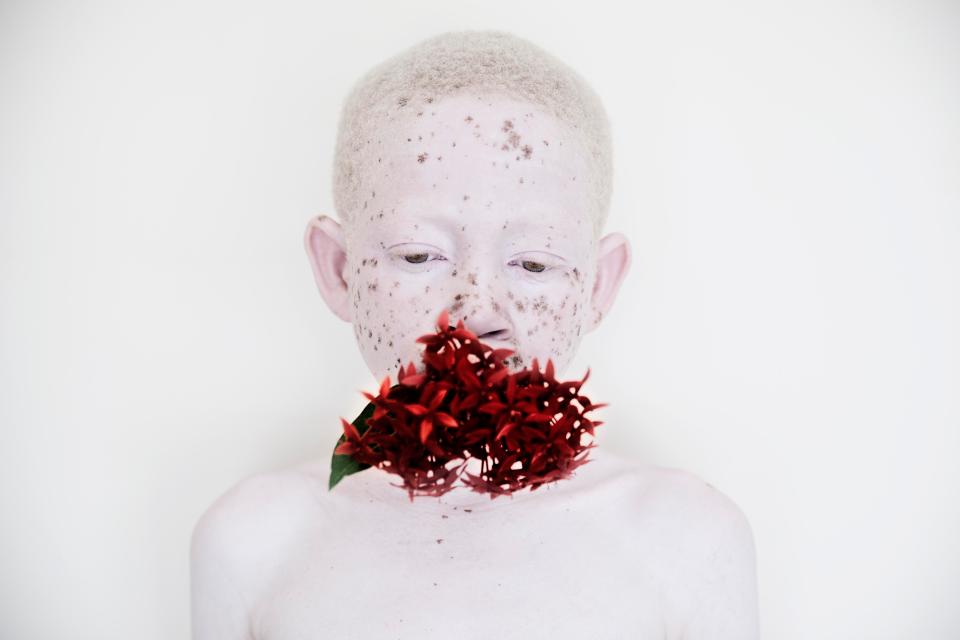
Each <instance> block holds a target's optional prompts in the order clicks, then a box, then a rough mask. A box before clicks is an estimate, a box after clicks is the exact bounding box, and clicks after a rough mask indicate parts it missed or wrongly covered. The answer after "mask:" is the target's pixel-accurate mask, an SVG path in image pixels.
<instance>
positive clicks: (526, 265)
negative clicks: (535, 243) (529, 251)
mask: <svg viewBox="0 0 960 640" xmlns="http://www.w3.org/2000/svg"><path fill="white" fill-rule="evenodd" d="M537 257H539V256H537ZM508 264H510V265H511V266H518V267H520V268H521V269H523V271H524V272H525V273H528V274H530V275H531V276H542V277H547V275H549V272H552V271H554V270H555V269H554V267H555V263H554V262H553V261H552V260H532V259H526V260H524V259H522V258H516V259H514V260H512V261H510V262H509V263H508Z"/></svg>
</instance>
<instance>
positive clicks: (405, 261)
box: [393, 246, 446, 271]
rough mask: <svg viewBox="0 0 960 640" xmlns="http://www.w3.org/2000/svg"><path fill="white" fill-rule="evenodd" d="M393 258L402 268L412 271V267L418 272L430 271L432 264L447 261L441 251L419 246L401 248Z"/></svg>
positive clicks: (395, 252)
mask: <svg viewBox="0 0 960 640" xmlns="http://www.w3.org/2000/svg"><path fill="white" fill-rule="evenodd" d="M404 249H406V250H404ZM393 257H394V259H395V260H396V261H397V262H398V263H399V266H400V267H401V268H407V269H408V270H410V267H413V268H414V269H415V270H416V271H422V270H424V269H428V268H429V267H430V266H431V264H430V263H433V262H439V261H441V260H446V258H444V257H443V255H442V254H441V253H440V252H439V250H438V251H433V250H431V249H430V248H428V247H417V246H414V247H400V248H398V249H396V250H395V251H394V253H393Z"/></svg>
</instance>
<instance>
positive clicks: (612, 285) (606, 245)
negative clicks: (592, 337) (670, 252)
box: [586, 233, 631, 333]
mask: <svg viewBox="0 0 960 640" xmlns="http://www.w3.org/2000/svg"><path fill="white" fill-rule="evenodd" d="M630 262H631V254H630V241H629V240H627V238H626V236H624V235H623V234H622V233H609V234H607V235H605V236H604V237H603V238H601V239H600V244H599V247H598V249H597V277H596V279H595V280H594V284H593V295H592V296H591V298H590V306H591V313H590V316H591V317H590V318H588V319H587V327H586V333H589V332H590V331H593V330H594V329H596V328H597V326H598V325H599V324H600V321H601V320H602V319H603V317H604V316H606V315H607V312H608V311H609V310H610V307H611V306H612V305H613V300H614V298H616V297H617V291H618V290H619V289H620V283H622V282H623V279H624V278H625V277H626V275H627V271H629V270H630Z"/></svg>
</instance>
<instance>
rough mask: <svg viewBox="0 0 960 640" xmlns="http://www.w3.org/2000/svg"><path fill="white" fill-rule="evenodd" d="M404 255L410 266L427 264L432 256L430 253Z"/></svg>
mask: <svg viewBox="0 0 960 640" xmlns="http://www.w3.org/2000/svg"><path fill="white" fill-rule="evenodd" d="M402 255H403V259H404V260H406V261H407V262H409V263H410V264H420V263H422V262H426V261H427V258H428V257H429V256H430V254H429V253H405V254H402Z"/></svg>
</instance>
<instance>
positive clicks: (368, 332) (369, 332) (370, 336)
mask: <svg viewBox="0 0 960 640" xmlns="http://www.w3.org/2000/svg"><path fill="white" fill-rule="evenodd" d="M367 337H368V338H372V337H373V331H370V330H369V329H367Z"/></svg>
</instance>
